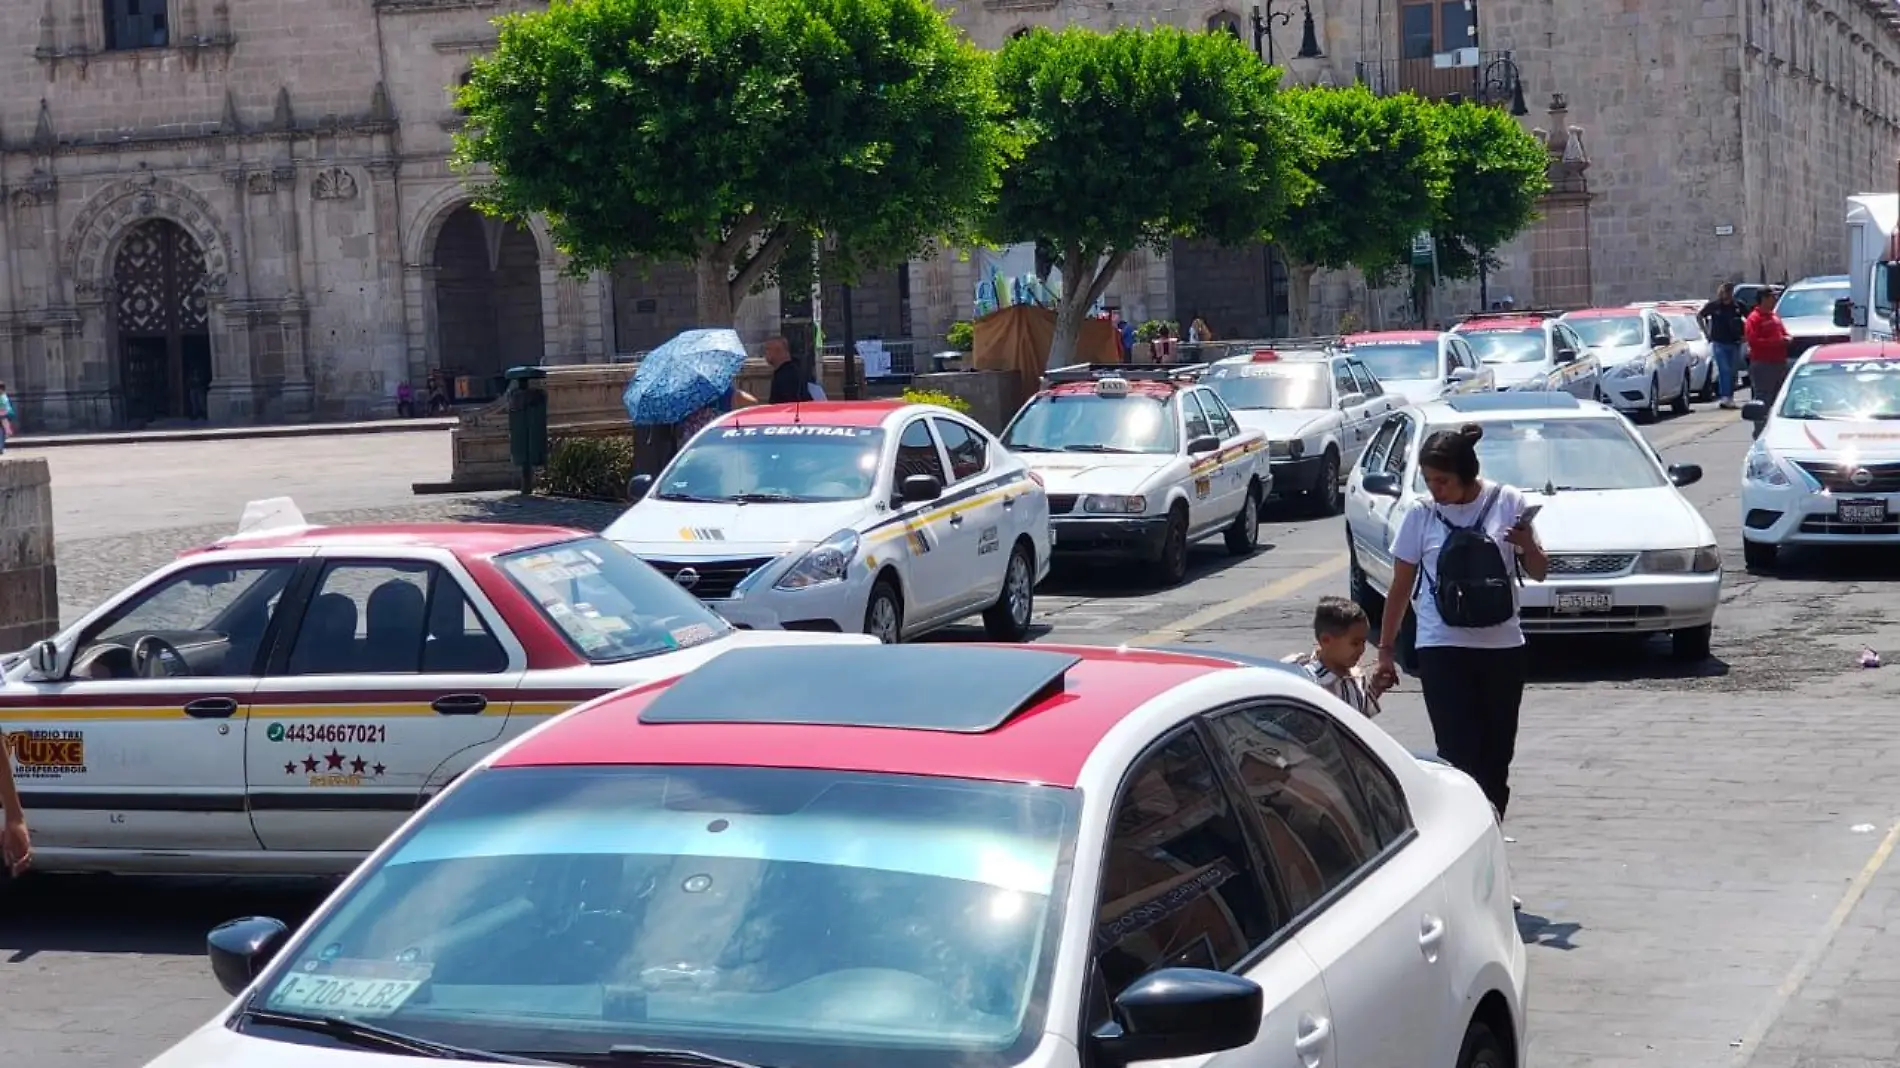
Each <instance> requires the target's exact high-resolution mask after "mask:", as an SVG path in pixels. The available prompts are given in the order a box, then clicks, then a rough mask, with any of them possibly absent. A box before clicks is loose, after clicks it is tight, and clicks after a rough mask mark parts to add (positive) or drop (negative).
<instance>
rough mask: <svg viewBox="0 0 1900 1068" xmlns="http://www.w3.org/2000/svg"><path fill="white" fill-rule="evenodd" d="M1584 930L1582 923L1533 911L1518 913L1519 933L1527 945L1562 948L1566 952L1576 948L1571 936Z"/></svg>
mask: <svg viewBox="0 0 1900 1068" xmlns="http://www.w3.org/2000/svg"><path fill="white" fill-rule="evenodd" d="M1581 930H1583V925H1582V924H1580V923H1569V922H1565V921H1559V920H1553V919H1550V918H1549V917H1547V916H1539V915H1537V914H1536V913H1533V912H1519V913H1518V914H1517V933H1518V935H1519V936H1520V937H1522V938H1523V939H1524V944H1525V945H1527V946H1543V947H1545V948H1546V949H1561V950H1563V951H1564V952H1566V953H1567V952H1569V951H1570V950H1573V949H1576V948H1577V945H1576V943H1575V942H1573V941H1571V938H1572V937H1573V936H1574V935H1575V934H1576V933H1577V932H1578V931H1581Z"/></svg>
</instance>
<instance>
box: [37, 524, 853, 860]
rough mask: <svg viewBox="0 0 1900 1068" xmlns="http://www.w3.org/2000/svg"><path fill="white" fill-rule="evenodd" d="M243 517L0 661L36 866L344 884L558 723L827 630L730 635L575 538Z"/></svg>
mask: <svg viewBox="0 0 1900 1068" xmlns="http://www.w3.org/2000/svg"><path fill="white" fill-rule="evenodd" d="M246 520H247V522H246V523H245V524H243V525H242V526H241V529H242V530H243V531H244V532H243V533H241V534H239V535H237V536H233V537H230V538H227V539H225V540H223V541H220V542H218V543H216V544H215V545H212V546H210V547H208V548H204V549H199V550H195V551H192V552H189V553H186V554H185V555H184V556H182V557H181V558H180V559H178V560H177V561H175V562H174V563H172V564H169V565H167V566H165V567H162V568H160V569H158V570H157V571H155V572H153V573H152V574H151V575H150V576H149V577H147V578H146V579H145V580H143V581H141V582H139V583H137V584H136V585H134V586H132V587H131V588H129V589H127V590H125V591H124V592H123V593H120V594H119V595H118V596H116V597H113V598H111V599H110V600H108V601H106V602H105V603H104V604H102V605H100V606H99V607H98V608H96V609H94V610H93V611H91V612H89V613H87V614H86V615H85V616H84V617H83V618H81V619H80V620H79V621H78V622H77V623H74V624H73V625H72V626H70V627H67V628H66V629H65V630H63V631H61V632H60V633H59V634H58V635H56V636H55V637H53V638H51V639H49V640H47V641H43V642H40V643H39V644H37V645H35V646H33V648H32V649H30V650H28V651H27V652H26V653H25V654H23V655H18V656H13V657H9V658H7V659H6V660H5V661H0V729H3V732H4V738H5V746H6V750H7V754H8V757H10V758H11V759H12V760H13V763H14V776H15V778H16V779H17V780H18V782H19V785H20V790H21V794H22V798H23V800H24V802H25V805H26V809H27V811H28V812H29V813H31V817H30V818H31V820H32V823H33V845H34V854H33V862H34V863H33V866H34V868H35V869H36V870H40V871H49V870H50V871H112V872H211V873H298V874H305V873H319V874H339V873H342V872H346V871H348V870H350V868H352V867H354V866H355V864H356V863H357V861H359V860H361V859H362V857H363V855H364V854H366V853H368V852H369V851H370V850H372V849H374V848H375V847H376V846H377V844H378V843H380V842H381V841H382V840H383V839H384V838H385V837H387V836H388V834H389V832H391V831H393V830H395V829H396V828H397V827H399V826H401V825H402V822H403V820H405V819H407V818H408V816H409V815H410V814H411V813H413V812H414V811H415V810H416V808H417V807H418V806H419V805H420V804H421V803H422V802H424V801H425V800H426V799H427V798H428V797H429V796H431V795H432V794H433V793H434V792H435V791H438V790H440V789H441V788H442V787H443V785H444V784H446V783H448V782H449V781H450V780H452V779H453V778H454V777H455V776H456V775H458V774H460V773H461V772H462V771H463V770H464V769H466V768H468V767H469V766H470V765H472V764H474V763H475V762H476V761H477V760H479V759H480V758H481V757H483V756H484V755H486V754H487V753H488V752H489V751H490V750H491V749H493V748H494V747H495V746H496V745H497V744H499V743H501V742H503V741H505V740H507V739H509V738H512V737H515V736H517V735H520V734H521V733H523V732H524V731H526V730H527V729H528V728H529V727H532V726H535V725H537V724H540V723H543V722H546V721H547V720H548V719H549V718H550V717H552V716H553V715H555V714H556V713H558V712H562V711H565V710H566V709H568V708H571V707H573V706H575V705H578V704H580V703H582V702H584V701H587V700H589V699H591V698H594V697H597V696H599V695H601V694H604V693H608V692H611V691H612V690H615V689H618V688H620V687H622V686H628V685H633V684H636V683H641V682H647V681H650V680H653V679H656V678H665V677H668V676H672V675H677V674H679V673H680V672H683V671H689V670H691V669H692V668H693V667H695V666H696V665H698V664H700V663H703V662H705V661H706V660H708V659H710V658H711V657H713V656H715V655H717V654H718V653H720V652H722V651H724V650H726V649H731V648H735V647H738V646H744V645H756V644H764V643H768V642H773V641H783V642H801V641H802V642H806V643H820V642H826V641H827V639H826V638H823V637H821V636H817V635H775V636H774V635H758V636H753V635H743V634H735V633H734V632H733V630H732V628H731V627H729V626H728V625H727V624H726V623H725V622H724V621H723V620H721V619H720V618H719V617H718V616H716V615H714V614H713V613H711V612H709V611H707V610H706V609H705V608H704V607H703V606H701V605H700V604H699V602H697V601H695V600H694V599H693V598H692V597H690V596H688V595H686V594H685V593H683V592H682V591H680V589H679V588H678V587H677V586H675V585H674V584H672V583H671V582H668V581H667V580H666V579H665V578H664V577H662V576H661V575H659V574H656V573H655V572H654V571H653V570H652V569H651V568H649V567H647V566H646V565H645V564H642V563H641V562H640V561H639V560H638V559H636V558H635V557H633V556H631V555H630V554H628V553H627V552H626V551H624V550H622V549H620V548H618V547H617V546H615V545H614V544H613V543H611V542H608V541H605V540H603V539H601V538H599V537H596V536H594V535H592V534H588V533H586V532H583V531H577V530H565V529H561V528H558V527H535V526H514V525H501V524H481V523H443V524H434V525H426V524H425V525H391V526H362V527H313V526H310V525H308V524H307V523H305V522H304V520H303V517H302V516H301V515H300V514H298V512H297V510H296V507H295V505H293V504H291V503H290V502H289V501H287V500H281V499H280V500H276V501H270V502H258V503H257V504H254V505H252V506H251V508H250V509H249V510H247V515H246ZM847 640H848V639H842V638H831V639H828V641H829V642H830V643H833V644H835V643H838V642H842V641H847Z"/></svg>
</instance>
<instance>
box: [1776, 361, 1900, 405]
mask: <svg viewBox="0 0 1900 1068" xmlns="http://www.w3.org/2000/svg"><path fill="white" fill-rule="evenodd" d="M1777 414H1779V415H1780V416H1781V417H1782V418H1783V419H1825V420H1850V419H1900V360H1853V361H1842V362H1839V363H1836V362H1834V361H1828V362H1826V363H1818V362H1810V363H1806V364H1803V365H1802V366H1801V368H1800V369H1799V370H1797V371H1795V373H1794V374H1793V375H1791V376H1789V378H1788V384H1787V385H1786V386H1785V387H1783V388H1782V391H1781V409H1780V411H1779V412H1778V413H1777Z"/></svg>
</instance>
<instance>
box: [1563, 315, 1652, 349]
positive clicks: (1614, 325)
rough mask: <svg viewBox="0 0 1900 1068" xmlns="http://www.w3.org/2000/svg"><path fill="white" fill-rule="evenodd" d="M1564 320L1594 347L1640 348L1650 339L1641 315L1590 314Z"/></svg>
mask: <svg viewBox="0 0 1900 1068" xmlns="http://www.w3.org/2000/svg"><path fill="white" fill-rule="evenodd" d="M1564 322H1565V323H1566V324H1567V325H1568V326H1569V327H1570V329H1572V330H1575V331H1576V332H1577V336H1578V337H1581V338H1583V343H1584V344H1586V345H1588V346H1590V347H1591V348H1593V349H1627V348H1639V347H1641V346H1643V345H1646V344H1648V341H1649V339H1647V338H1645V337H1644V336H1643V317H1642V316H1640V315H1589V316H1584V317H1582V318H1579V319H1565V320H1564Z"/></svg>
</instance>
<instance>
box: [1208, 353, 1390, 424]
mask: <svg viewBox="0 0 1900 1068" xmlns="http://www.w3.org/2000/svg"><path fill="white" fill-rule="evenodd" d="M1355 355H1356V353H1355ZM1201 381H1202V382H1204V383H1206V384H1207V385H1209V386H1212V387H1214V392H1215V393H1218V394H1220V399H1221V400H1223V401H1225V402H1226V403H1227V407H1229V408H1232V409H1233V410H1235V411H1237V412H1244V411H1259V410H1263V409H1268V408H1330V407H1332V406H1333V375H1332V370H1331V369H1330V368H1329V367H1328V366H1327V365H1326V364H1325V363H1321V362H1313V363H1288V362H1284V361H1281V362H1275V363H1235V364H1225V365H1219V366H1215V367H1213V368H1212V369H1210V370H1209V371H1208V372H1207V374H1205V375H1203V376H1202V377H1201Z"/></svg>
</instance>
